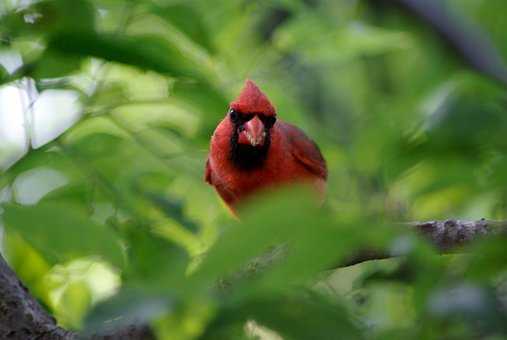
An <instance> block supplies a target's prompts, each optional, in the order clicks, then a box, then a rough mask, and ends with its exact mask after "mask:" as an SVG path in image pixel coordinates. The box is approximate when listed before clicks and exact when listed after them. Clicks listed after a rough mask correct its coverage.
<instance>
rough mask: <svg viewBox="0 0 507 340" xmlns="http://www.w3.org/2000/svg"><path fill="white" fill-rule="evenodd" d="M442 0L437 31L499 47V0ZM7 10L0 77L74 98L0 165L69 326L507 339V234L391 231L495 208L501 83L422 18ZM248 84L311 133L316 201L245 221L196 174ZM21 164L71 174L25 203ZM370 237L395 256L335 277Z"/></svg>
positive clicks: (188, 8)
mask: <svg viewBox="0 0 507 340" xmlns="http://www.w3.org/2000/svg"><path fill="white" fill-rule="evenodd" d="M20 3H21V4H20ZM421 3H424V1H421ZM442 3H443V4H445V6H446V7H445V8H447V10H449V11H450V12H452V13H455V14H456V18H460V17H461V18H467V20H466V21H465V20H464V19H463V20H456V21H454V22H448V23H447V24H449V25H451V26H452V27H454V28H455V29H457V30H460V29H463V30H465V31H466V30H470V29H473V30H477V29H482V30H483V33H484V35H482V34H479V35H478V36H479V37H483V36H489V37H490V38H491V40H492V42H493V45H494V46H496V48H497V50H498V51H499V52H498V53H500V55H502V56H504V57H505V56H507V21H506V20H505V13H506V12H507V3H504V2H502V1H494V2H492V1H485V0H479V1H478V0H461V1H450V0H449V1H442ZM2 6H3V7H2ZM2 6H0V10H2V17H1V18H0V21H1V24H0V41H1V47H0V49H1V50H6V51H16V52H18V53H20V55H21V56H22V60H23V66H22V67H21V68H20V69H18V70H17V71H16V72H14V73H13V74H10V75H9V74H8V72H7V71H6V70H4V69H3V68H0V81H1V82H2V83H7V82H12V81H16V80H17V79H20V78H22V77H31V78H32V79H33V80H34V81H35V85H36V87H37V89H38V90H39V91H44V90H45V89H48V88H52V89H67V90H69V89H70V90H73V91H76V92H78V93H79V94H80V101H81V104H82V107H83V112H82V115H81V119H80V120H79V122H77V123H76V124H75V125H74V126H73V127H72V128H70V129H69V130H67V131H66V132H65V133H63V134H62V135H60V136H59V137H57V138H56V139H54V140H53V141H52V142H50V143H48V144H46V145H45V146H43V147H40V148H38V149H34V150H30V151H29V152H28V154H27V155H25V157H24V158H23V159H21V160H20V161H18V162H17V163H16V164H15V165H13V166H12V167H10V168H9V169H7V170H5V171H4V172H3V173H1V177H0V198H1V201H2V202H3V203H2V208H1V209H2V210H1V212H0V217H1V220H2V221H3V224H4V226H5V234H6V237H5V242H4V243H5V247H4V249H5V251H6V255H7V257H8V259H9V261H10V263H11V265H12V266H13V267H14V268H15V270H16V272H17V273H18V274H19V275H20V277H21V278H22V279H23V281H24V282H25V283H26V284H27V285H28V287H29V288H30V289H31V291H32V292H33V293H34V294H35V295H36V296H37V297H38V299H39V300H40V301H41V302H42V303H43V304H45V305H46V307H47V308H49V309H50V311H51V312H52V313H53V314H54V315H55V316H56V317H57V318H58V321H59V322H60V323H61V324H62V325H63V326H65V327H69V328H74V329H80V330H83V331H86V332H96V331H100V329H101V328H102V327H105V325H107V327H110V326H111V325H113V326H114V325H116V326H118V327H121V325H123V324H125V323H133V322H149V323H150V324H151V325H152V326H153V327H154V329H155V332H156V334H157V336H158V337H159V338H160V339H241V338H255V337H256V336H262V337H264V338H276V337H277V336H282V337H283V338H285V339H355V338H376V339H469V338H470V339H476V338H488V339H500V338H504V337H505V336H506V334H507V333H506V332H507V330H506V326H505V325H506V324H507V323H506V321H507V320H506V318H507V314H506V312H505V310H506V306H505V297H506V291H507V290H506V287H507V286H506V281H505V270H506V269H507V268H506V267H507V261H506V260H507V259H506V255H505V254H506V253H507V252H505V247H506V245H507V243H506V241H505V239H504V238H502V237H500V236H498V237H496V238H491V239H487V240H484V241H483V242H480V243H479V244H476V245H474V246H473V247H470V249H469V254H468V255H467V256H458V255H454V256H450V255H447V256H440V255H437V254H436V252H435V251H434V250H433V249H432V248H431V247H430V246H429V245H427V244H426V243H425V242H424V241H422V240H419V239H418V238H416V237H415V236H414V235H411V234H407V233H406V231H404V230H397V229H393V228H392V227H388V226H387V225H389V224H390V223H389V221H408V220H416V219H428V220H429V219H437V218H450V217H455V216H459V217H463V218H474V219H476V218H480V217H489V218H498V219H501V218H505V217H506V213H507V211H506V207H507V156H506V154H505V150H506V147H507V142H506V141H507V139H506V137H505V136H507V106H506V104H507V102H506V99H507V97H506V91H505V85H502V84H500V83H499V82H498V81H497V80H494V79H492V78H488V77H487V76H481V75H480V74H478V73H476V72H475V71H473V70H472V69H471V68H469V67H467V65H466V64H465V63H464V62H463V60H465V59H466V58H464V57H463V55H461V53H462V51H459V50H456V49H453V48H452V47H450V46H449V44H446V43H445V41H444V40H443V39H442V38H441V37H439V36H438V35H437V34H435V32H434V30H433V29H432V28H431V27H430V26H429V24H428V23H427V22H424V21H421V20H415V18H414V17H413V16H411V15H410V14H409V13H408V12H406V11H403V10H400V8H399V7H398V6H396V5H394V2H388V1H385V2H376V1H328V0H314V1H309V0H307V1H304V0H298V1H282V0H271V1H268V0H256V1H246V0H245V1H208V0H193V1H162V0H139V1H126V0H125V1H119V0H116V1H115V0H79V1H78V0H72V1H69V0H42V1H34V2H30V1H28V2H21V1H19V2H17V1H12V0H8V1H4V4H3V5H2ZM442 8H444V7H442ZM442 20H445V17H444V18H443V19H442ZM466 22H469V23H474V27H475V26H476V27H475V28H474V27H472V28H471V26H470V27H469V26H465V25H468V24H466ZM451 45H452V44H451ZM480 52H483V53H485V54H487V53H496V52H494V50H493V49H492V50H491V51H486V50H485V51H480ZM486 59H487V58H486ZM245 78H252V79H254V80H255V81H256V82H257V83H258V84H259V85H260V86H261V87H262V88H263V90H265V92H266V93H267V94H268V95H269V97H270V98H271V99H272V101H273V103H275V105H276V107H277V109H278V112H279V116H280V117H281V118H282V119H284V120H286V121H290V122H292V123H295V124H297V125H298V126H300V127H301V128H303V129H304V130H306V131H307V132H308V134H309V135H310V136H312V137H313V138H314V139H315V140H316V141H317V143H318V144H319V145H320V147H321V149H322V151H323V154H324V155H325V157H326V159H327V161H328V167H329V186H328V197H327V201H326V204H325V207H323V208H319V207H316V206H315V205H314V203H313V202H312V201H311V200H307V199H304V197H306V196H308V195H306V194H305V193H301V192H300V191H297V192H293V191H289V192H288V193H287V192H285V193H280V194H278V195H275V196H273V197H262V198H259V200H258V201H256V202H254V203H253V204H251V205H250V206H247V207H245V209H244V213H243V214H242V221H241V222H238V221H236V220H235V219H234V218H232V217H231V216H230V215H229V213H228V211H227V210H226V209H225V208H224V206H223V204H222V203H221V202H220V200H219V199H218V197H217V195H216V194H215V193H214V192H213V190H212V188H210V187H208V186H207V185H206V184H205V183H204V181H203V168H204V162H205V159H206V152H207V146H208V141H209V138H210V136H211V132H212V131H213V129H214V127H215V126H216V124H217V122H218V121H219V120H220V119H221V118H222V117H223V116H224V114H225V112H226V110H227V103H228V102H229V101H230V100H231V99H232V98H233V97H234V95H235V94H236V93H237V92H238V90H239V89H240V88H241V86H242V83H243V81H244V79H245ZM34 169H51V170H54V171H57V172H58V173H59V174H61V175H62V176H64V178H65V179H66V182H65V184H64V185H62V186H59V187H58V188H55V189H54V190H51V191H49V192H47V193H44V194H43V195H42V197H41V198H40V200H36V201H35V202H31V203H30V204H27V203H26V202H24V201H23V197H21V196H22V195H21V194H20V192H19V187H20V186H21V185H22V184H23V180H24V178H26V176H28V175H29V174H31V172H30V171H32V170H34ZM40 180H42V181H44V178H41V179H40ZM34 190H35V189H34ZM273 247H274V248H273ZM280 247H282V248H280ZM365 247H373V248H375V249H379V248H383V249H386V250H388V251H392V252H393V254H404V255H405V256H404V257H403V258H399V259H394V260H383V261H373V262H370V263H364V264H362V265H358V266H354V267H352V268H342V269H336V270H334V271H329V268H332V267H333V265H334V264H336V263H339V261H340V260H341V259H345V258H347V257H348V256H350V255H352V254H354V253H355V252H356V251H357V250H358V249H364V248H365ZM280 249H282V250H280ZM266 252H267V255H266ZM263 254H264V256H262V255H263ZM273 254H274V255H273ZM259 256H261V257H259ZM120 316H123V318H119V317H120ZM273 332H274V333H273ZM266 334H267V335H266Z"/></svg>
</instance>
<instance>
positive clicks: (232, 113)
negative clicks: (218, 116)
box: [229, 109, 239, 123]
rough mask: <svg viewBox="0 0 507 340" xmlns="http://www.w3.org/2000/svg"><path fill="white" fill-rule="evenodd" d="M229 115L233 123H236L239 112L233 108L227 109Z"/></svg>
mask: <svg viewBox="0 0 507 340" xmlns="http://www.w3.org/2000/svg"><path fill="white" fill-rule="evenodd" d="M229 117H230V118H231V121H232V122H233V123H236V122H237V121H238V119H239V114H238V112H237V111H234V110H233V109H230V110H229Z"/></svg>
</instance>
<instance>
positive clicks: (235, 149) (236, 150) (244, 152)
mask: <svg viewBox="0 0 507 340" xmlns="http://www.w3.org/2000/svg"><path fill="white" fill-rule="evenodd" d="M229 116H230V119H231V121H232V123H233V132H232V136H231V151H230V159H231V160H232V162H233V163H234V164H235V165H236V166H237V167H238V168H240V169H242V170H254V169H256V168H259V167H261V166H262V164H263V163H264V161H265V160H266V158H267V156H268V151H269V146H270V144H271V127H272V126H273V124H274V121H275V119H274V117H273V118H270V120H272V122H271V121H270V122H269V123H268V124H266V122H263V123H264V131H265V132H266V137H265V139H264V144H263V145H262V146H252V145H248V144H239V143H238V140H239V134H240V132H241V131H243V125H244V124H245V123H246V122H247V121H248V120H249V119H248V118H252V116H253V115H246V116H244V117H242V116H240V115H239V114H238V113H237V112H235V111H233V110H231V111H230V113H229Z"/></svg>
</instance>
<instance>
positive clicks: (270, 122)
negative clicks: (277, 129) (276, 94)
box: [261, 116, 276, 129]
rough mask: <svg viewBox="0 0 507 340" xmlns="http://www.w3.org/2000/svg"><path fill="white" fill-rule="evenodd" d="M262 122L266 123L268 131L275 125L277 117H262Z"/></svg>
mask: <svg viewBox="0 0 507 340" xmlns="http://www.w3.org/2000/svg"><path fill="white" fill-rule="evenodd" d="M261 120H262V122H263V123H264V126H265V127H266V128H267V129H269V128H271V127H272V126H273V125H274V124H275V122H276V117H275V116H262V117H261Z"/></svg>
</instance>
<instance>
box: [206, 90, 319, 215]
mask: <svg viewBox="0 0 507 340" xmlns="http://www.w3.org/2000/svg"><path fill="white" fill-rule="evenodd" d="M275 119H276V110H275V108H274V107H273V105H272V104H271V103H270V101H269V100H268V98H267V97H266V95H265V94H264V93H262V92H261V91H260V89H259V88H258V87H257V86H256V85H255V84H254V82H252V81H250V80H247V81H246V83H245V86H244V88H243V90H242V91H241V94H240V95H239V96H238V98H237V99H236V100H235V101H233V102H232V103H231V104H230V110H229V112H228V114H227V115H226V117H225V118H224V119H223V120H222V121H221V122H220V123H219V124H218V126H217V128H216V129H215V132H214V133H213V136H212V138H211V144H210V153H209V156H208V161H207V162H206V170H205V179H206V181H207V182H208V183H209V184H211V185H213V186H214V187H215V189H216V190H217V192H218V193H219V195H220V196H221V197H222V199H223V200H224V201H225V202H226V203H227V204H228V205H229V206H230V207H231V208H232V209H234V206H235V205H236V204H237V203H238V202H240V201H241V200H243V199H245V198H247V197H248V196H250V195H251V194H253V193H256V192H258V191H260V190H265V189H268V188H271V187H276V186H279V185H285V184H290V183H296V182H299V183H300V182H307V183H310V184H311V185H313V186H314V187H315V188H316V189H317V191H318V192H319V193H321V194H322V195H323V194H324V191H325V186H326V184H325V183H326V179H327V168H326V162H325V160H324V158H323V157H322V154H321V153H320V151H319V148H318V147H317V145H316V144H315V143H314V142H313V141H312V140H311V139H310V138H308V137H307V136H306V135H305V133H304V132H303V131H301V130H300V129H299V128H297V127H296V126H294V125H291V124H288V123H285V122H283V121H281V120H279V119H276V120H275Z"/></svg>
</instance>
